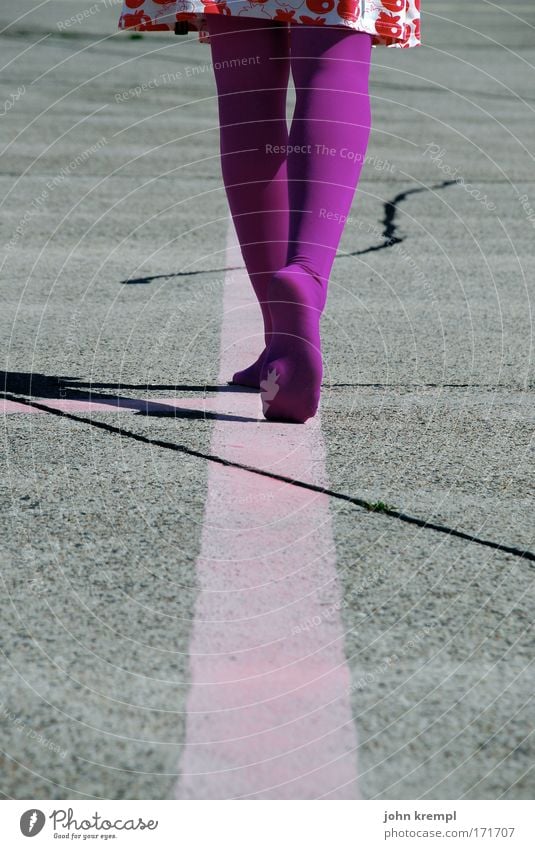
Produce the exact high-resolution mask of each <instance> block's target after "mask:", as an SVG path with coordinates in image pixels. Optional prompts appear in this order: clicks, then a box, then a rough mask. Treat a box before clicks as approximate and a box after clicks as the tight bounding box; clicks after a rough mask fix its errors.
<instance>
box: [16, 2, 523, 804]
mask: <svg viewBox="0 0 535 849" xmlns="http://www.w3.org/2000/svg"><path fill="white" fill-rule="evenodd" d="M423 5H424V12H425V14H424V19H423V20H424V23H423V39H424V47H422V48H421V49H417V50H409V51H398V50H385V49H380V50H379V49H378V50H375V51H374V66H373V72H372V93H373V113H374V130H373V135H372V139H371V142H370V147H369V150H368V162H367V165H366V167H365V169H364V172H363V177H362V180H361V184H360V188H359V191H358V193H357V196H356V198H355V203H354V207H353V211H352V217H351V220H350V221H349V222H348V223H347V226H346V229H345V232H344V236H343V240H342V244H341V246H340V251H339V256H338V258H337V260H336V263H335V266H334V270H333V276H332V282H331V287H330V294H329V302H328V307H327V310H326V314H325V317H324V320H323V340H324V352H325V380H324V389H323V400H322V410H321V428H322V433H323V438H324V440H325V444H326V469H327V473H328V478H329V487H330V489H331V490H332V491H333V492H334V493H335V494H336V493H340V494H346V495H350V496H353V497H355V498H357V499H363V500H365V501H368V502H373V503H377V502H381V503H382V504H383V505H387V507H390V508H392V511H393V512H395V511H398V512H399V513H401V514H403V516H405V517H410V518H412V519H415V520H417V523H415V524H411V523H409V522H406V521H403V519H400V518H399V517H396V516H395V515H393V512H392V511H391V514H390V515H389V514H388V512H386V513H385V512H380V511H379V512H370V511H368V510H366V509H363V508H362V507H359V506H358V505H356V504H351V503H348V502H344V501H342V500H340V499H338V498H336V495H333V497H332V498H331V499H330V506H329V509H330V513H331V517H332V523H333V529H334V539H335V544H336V561H337V570H338V576H339V582H340V588H341V593H342V596H341V605H340V608H341V620H342V624H343V628H344V633H345V655H346V658H347V663H348V666H349V669H350V673H351V680H352V710H353V719H354V722H355V725H356V728H357V730H358V739H359V750H358V760H359V781H360V787H361V792H362V795H363V796H364V797H365V798H384V799H389V798H425V799H450V798H451V799H455V798H482V799H485V798H508V799H524V798H532V797H533V792H534V783H533V775H532V771H531V770H532V765H533V757H534V749H533V736H532V719H533V702H532V695H533V624H532V622H533V603H534V591H533V574H534V572H533V570H534V566H535V556H534V555H533V552H535V531H534V522H533V514H534V509H533V508H534V499H533V496H534V486H533V482H534V466H535V464H534V449H533V432H534V422H535V412H534V409H535V408H534V389H535V371H534V362H533V305H534V284H533V280H534V272H535V258H534V251H533V245H534V241H535V238H534V237H535V167H534V154H535V149H534V148H535V145H534V136H533V112H534V111H535V96H534V91H535V85H534V83H535V72H534V62H535V9H534V7H533V4H532V2H530V0H515V2H514V3H513V4H502V8H498V6H497V5H496V4H490V3H487V2H484V0H482V2H474V3H472V2H470V3H460V2H453V3H446V2H444V0H442V2H440V1H438V2H434V0H424V3H423ZM84 9H86V10H89V9H90V10H91V11H88V13H87V16H86V17H85V18H84V20H83V21H81V22H78V23H74V24H73V25H72V26H71V25H66V24H65V22H66V21H68V20H69V19H70V18H71V16H74V15H76V14H78V13H80V12H81V11H83V10H84ZM118 14H119V6H118V5H117V4H115V5H110V4H109V3H104V2H95V3H94V4H93V5H92V6H90V5H88V4H84V3H83V2H77V0H61V2H60V0H51V2H48V3H46V4H44V5H38V6H35V4H33V3H31V2H29V0H22V1H21V2H14V0H8V2H5V3H4V4H3V6H2V8H1V10H0V43H1V47H2V50H1V57H2V58H1V66H2V68H3V70H2V74H1V78H0V79H1V94H0V113H3V114H2V117H1V118H0V133H1V145H2V155H1V159H0V186H1V191H0V194H1V198H2V200H1V207H2V215H1V219H0V227H1V234H0V235H1V245H2V246H1V248H0V264H1V277H2V281H1V284H0V285H1V298H2V311H1V315H0V324H1V333H0V344H1V353H2V358H1V363H2V364H1V366H0V368H1V369H2V370H3V371H4V372H5V379H3V381H2V384H3V387H2V388H3V389H5V397H6V399H7V402H8V403H7V405H6V415H5V417H4V418H3V420H2V430H3V437H4V438H3V445H4V448H5V452H4V458H3V472H2V478H1V488H0V495H1V499H2V505H3V506H2V509H3V524H4V530H3V533H2V564H3V565H2V600H1V603H0V608H1V612H2V628H1V647H2V673H1V678H2V681H1V684H2V686H1V696H0V729H1V740H2V743H1V746H0V750H1V753H2V754H1V755H0V758H1V761H2V767H1V770H0V773H1V776H2V778H1V786H0V791H1V793H2V794H3V796H4V797H5V798H20V799H25V798H91V797H96V798H112V799H131V798H134V799H135V798H149V799H151V798H152V799H159V798H169V796H170V793H171V787H172V785H173V784H174V782H175V781H176V779H177V776H178V774H179V764H180V759H181V753H182V750H183V746H184V737H185V703H186V698H187V694H188V689H189V681H190V666H189V654H188V646H189V644H190V637H191V630H192V621H193V618H194V615H195V599H196V596H197V592H198V585H197V574H196V558H197V556H198V554H199V550H200V545H201V536H202V529H203V517H204V505H205V501H206V493H207V479H208V470H209V466H210V462H211V461H210V460H206V459H203V458H202V457H200V456H192V455H188V454H184V453H180V452H177V451H173V450H168V449H166V448H165V447H162V446H161V445H160V446H159V445H157V444H155V441H158V440H160V441H166V442H169V443H174V444H179V445H182V446H186V447H187V448H188V449H191V450H192V451H194V452H200V453H209V452H210V450H211V447H210V446H211V437H212V432H213V428H214V419H213V418H210V417H209V416H205V415H204V414H203V413H202V412H201V413H199V414H198V415H195V414H194V413H193V414H183V415H178V416H176V417H172V418H169V417H168V418H166V417H158V416H144V415H136V414H134V413H131V412H117V410H116V409H113V408H111V409H110V411H109V412H106V411H105V410H104V411H102V410H101V409H99V410H97V411H94V410H93V411H91V412H84V411H83V408H80V407H76V404H78V402H82V407H83V402H84V401H87V400H88V398H89V396H88V392H89V390H91V393H92V399H93V401H95V400H97V401H102V402H103V403H106V402H109V403H110V405H111V407H113V405H116V404H117V401H116V399H117V398H120V399H125V400H124V403H132V399H134V401H135V400H136V399H143V398H150V399H153V400H154V403H155V404H158V403H165V399H166V398H173V399H176V398H179V399H184V400H187V401H189V402H191V401H193V400H194V399H198V398H203V397H206V398H211V397H213V395H214V394H215V392H214V390H215V387H216V386H217V385H218V373H219V354H220V351H219V346H220V331H221V321H222V298H223V283H224V279H225V273H226V272H227V273H228V271H227V265H226V253H225V251H226V236H227V223H228V210H227V203H226V198H225V195H224V191H223V188H222V184H221V178H220V171H219V159H218V128H217V110H216V106H217V104H216V99H215V89H214V81H213V73H212V70H211V68H210V66H209V62H210V51H209V47H208V46H207V45H202V44H199V43H198V41H197V37H196V36H195V35H193V34H191V35H190V36H188V37H175V36H172V35H165V34H158V33H155V34H150V35H144V36H143V37H142V38H141V37H137V38H132V37H130V36H129V35H128V34H126V33H117V32H116V29H115V27H116V21H117V17H118ZM62 23H63V26H61V25H60V24H62ZM178 72H180V73H178ZM149 84H150V85H149ZM136 86H138V87H140V88H141V91H137V92H136V91H135V90H134V89H135V88H136ZM132 90H134V91H132ZM291 106H292V98H291V97H290V101H289V105H288V108H289V114H290V112H291ZM238 365H239V364H238V363H237V364H236V366H238ZM229 377H230V375H229ZM32 398H33V399H35V400H36V401H37V402H39V401H41V403H42V404H43V405H46V404H47V402H53V401H58V400H62V401H70V402H72V403H73V405H74V406H73V408H72V409H73V410H74V412H73V415H76V416H79V417H80V418H81V419H82V420H80V421H74V420H73V419H72V418H65V417H61V416H58V415H53V414H52V413H47V412H33V413H30V412H29V411H28V410H24V409H22V408H21V409H19V408H16V407H15V406H13V405H15V404H16V403H17V400H18V401H21V402H24V400H25V399H26V401H27V400H29V399H32ZM228 403H229V413H230V414H232V409H233V408H232V404H233V399H232V394H231V393H229V401H228ZM75 407H76V410H78V411H77V412H76V410H75ZM28 409H29V408H28ZM80 409H81V411H80ZM14 410H16V411H14ZM157 411H158V410H157V408H156V407H154V408H153V412H157ZM92 422H93V423H92ZM98 425H111V426H112V428H113V427H115V428H118V427H120V428H124V429H127V430H128V431H129V432H130V434H131V435H130V436H125V435H124V434H121V433H118V432H117V431H116V430H115V431H114V430H113V429H111V430H106V429H105V428H103V427H98ZM233 426H234V425H233V422H232V420H231V419H230V420H229V422H228V428H229V430H228V434H229V437H228V438H229V440H231V439H232V432H233V431H232V428H233ZM261 432H262V431H261V429H260V430H259V433H260V434H261ZM132 434H133V435H134V436H132ZM135 436H138V437H141V438H142V439H144V440H145V441H140V440H139V439H136V438H135ZM151 440H152V442H151ZM259 465H260V466H261V463H260V464H259ZM266 509H269V508H268V507H266ZM418 521H419V522H420V523H419V524H418ZM425 521H428V522H430V523H434V524H438V525H440V526H442V527H443V528H444V529H451V530H453V531H456V532H461V534H465V535H466V536H467V537H473V539H467V538H463V537H462V536H458V535H457V536H455V535H451V534H450V535H448V534H447V533H443V532H440V531H437V530H433V529H432V528H429V527H427V528H426V527H422V523H424V522H425ZM487 543H491V545H489V544H487ZM493 545H498V546H503V547H505V549H506V550H499V548H496V547H493ZM530 552H531V556H530ZM222 781H224V779H222ZM223 792H224V791H223Z"/></svg>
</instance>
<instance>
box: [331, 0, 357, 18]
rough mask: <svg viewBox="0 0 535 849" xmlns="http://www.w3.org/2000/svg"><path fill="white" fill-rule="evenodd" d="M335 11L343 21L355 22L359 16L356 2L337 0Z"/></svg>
mask: <svg viewBox="0 0 535 849" xmlns="http://www.w3.org/2000/svg"><path fill="white" fill-rule="evenodd" d="M336 11H337V12H338V14H339V15H340V17H341V18H343V19H344V20H345V21H356V20H358V17H359V15H360V8H359V3H358V0H339V2H338V6H337V7H336Z"/></svg>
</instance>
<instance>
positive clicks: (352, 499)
mask: <svg viewBox="0 0 535 849" xmlns="http://www.w3.org/2000/svg"><path fill="white" fill-rule="evenodd" d="M3 395H4V397H5V398H6V399H7V400H8V401H13V402H15V403H18V404H24V405H26V406H27V407H33V408H35V409H36V410H42V411H43V412H45V413H50V414H51V415H53V416H59V417H60V418H65V419H69V420H71V421H74V422H79V423H82V424H88V425H91V426H92V427H96V428H97V429H99V430H103V431H106V432H107V433H113V434H116V435H118V436H124V437H127V438H128V439H132V440H134V441H135V442H139V443H142V444H144V445H153V446H155V447H157V448H164V449H166V450H168V451H175V452H177V453H179V454H185V455H187V456H190V457H198V458H199V459H201V460H208V461H210V462H212V463H218V464H219V465H221V466H227V467H228V468H234V469H240V470H241V471H243V472H248V473H249V474H253V475H259V476H260V477H265V478H269V479H271V480H276V481H280V482H281V483H287V484H290V485H291V486H295V487H299V488H300V489H306V490H309V491H310V492H317V493H319V494H321V495H327V496H329V498H334V499H336V500H338V501H345V502H348V503H350V504H354V505H355V506H357V507H362V508H364V509H365V510H368V511H369V512H374V513H378V514H382V515H383V516H388V517H389V518H391V519H398V520H399V521H400V522H405V523H406V524H409V525H415V526H416V527H418V528H422V529H424V530H430V531H435V532H436V533H440V534H445V535H446V536H449V537H455V538H456V539H463V540H466V541H467V542H472V543H475V544H476V545H480V546H483V547H485V548H491V549H494V550H495V551H502V552H504V553H505V554H512V555H514V556H515V557H519V558H521V559H523V560H529V561H531V562H535V552H532V551H529V550H528V549H522V548H518V547H516V546H512V545H504V544H502V543H498V542H494V541H493V540H488V539H483V538H482V537H477V536H475V535H474V534H468V533H465V532H464V531H459V530H457V529H456V528H450V527H448V526H447V525H440V524H438V523H436V522H428V521H427V520H425V519H419V518H418V517H417V516H411V515H409V514H408V513H402V512H401V511H399V510H395V509H394V508H392V507H388V506H387V505H386V504H385V503H383V502H371V501H367V500H366V499H364V498H359V497H358V496H355V495H347V494H346V493H343V492H337V491H336V490H333V489H329V488H328V487H324V486H318V485H317V484H313V483H308V482H307V481H301V480H297V479H295V478H291V477H289V476H288V475H281V474H278V473H277V472H270V471H268V470H266V469H259V468H257V467H256V466H249V465H247V464H246V463H238V462H236V461H235V460H227V459H225V457H220V456H218V455H217V454H210V453H208V452H205V451H197V450H195V449H194V448H189V447H188V446H187V445H181V444H180V443H175V442H168V441H166V440H163V439H154V438H150V437H148V436H143V434H140V433H134V432H132V431H130V430H125V428H122V427H116V426H115V425H111V424H109V423H108V422H102V421H97V420H95V419H88V418H85V417H84V416H75V415H74V414H73V413H67V412H64V411H63V410H56V409H54V408H53V407H48V406H47V405H46V404H41V403H40V402H39V401H34V400H31V401H30V400H28V399H27V398H25V397H24V396H22V395H13V394H11V393H8V392H5V393H3ZM379 504H381V507H380V508H379V507H378V506H377V505H379Z"/></svg>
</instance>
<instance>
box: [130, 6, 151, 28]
mask: <svg viewBox="0 0 535 849" xmlns="http://www.w3.org/2000/svg"><path fill="white" fill-rule="evenodd" d="M123 23H124V25H125V27H126V28H128V27H138V26H140V24H143V26H147V24H150V23H151V19H150V18H149V16H148V15H144V14H143V12H142V11H141V9H140V10H139V12H134V14H133V15H129V14H128V13H127V14H126V15H123Z"/></svg>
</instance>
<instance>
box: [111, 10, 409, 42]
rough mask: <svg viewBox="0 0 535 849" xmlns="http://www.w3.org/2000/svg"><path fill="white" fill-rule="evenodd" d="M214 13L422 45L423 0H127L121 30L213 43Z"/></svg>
mask: <svg viewBox="0 0 535 849" xmlns="http://www.w3.org/2000/svg"><path fill="white" fill-rule="evenodd" d="M210 14H215V15H232V16H235V17H237V16H239V15H243V16H244V17H246V18H260V19H262V20H271V21H281V22H283V23H288V24H306V25H308V26H311V25H317V26H333V25H336V26H346V27H349V28H350V29H354V30H358V31H360V32H367V33H370V35H372V36H373V43H374V44H375V45H384V46H386V47H416V46H417V45H418V44H420V0H123V9H122V13H121V17H120V19H119V29H136V30H171V31H172V32H177V33H186V32H189V31H195V32H198V33H199V41H201V42H206V43H209V41H210V38H209V35H208V31H207V20H206V18H207V15H210Z"/></svg>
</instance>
